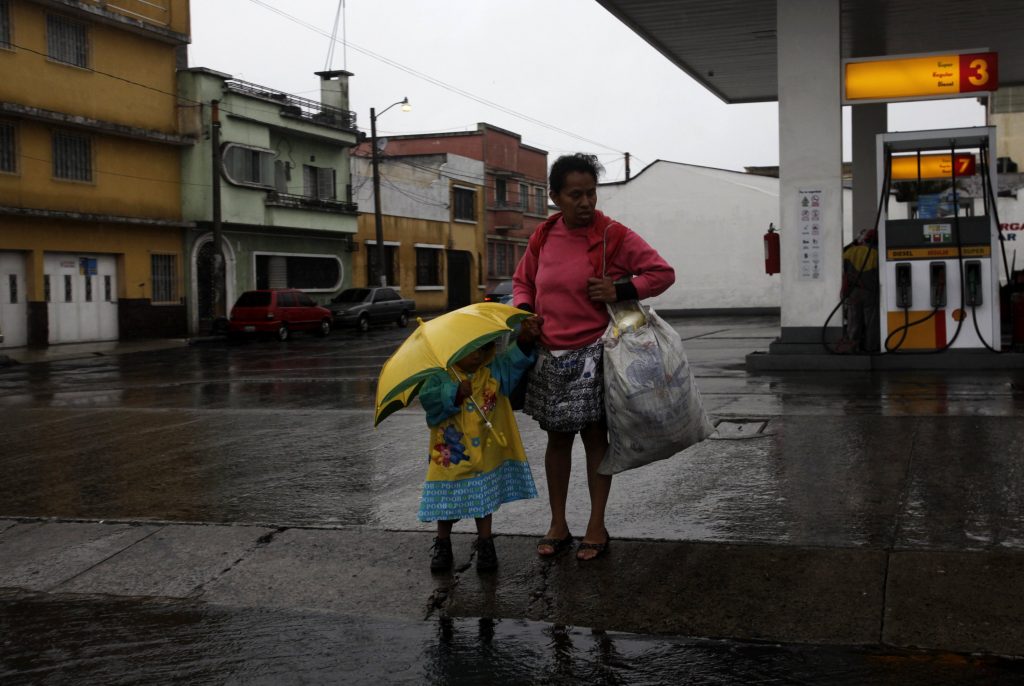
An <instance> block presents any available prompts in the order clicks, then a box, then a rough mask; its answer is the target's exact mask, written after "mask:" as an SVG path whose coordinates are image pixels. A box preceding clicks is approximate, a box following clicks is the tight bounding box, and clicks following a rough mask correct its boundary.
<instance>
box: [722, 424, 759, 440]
mask: <svg viewBox="0 0 1024 686" xmlns="http://www.w3.org/2000/svg"><path fill="white" fill-rule="evenodd" d="M767 424H768V422H767V421H766V420H758V421H752V422H727V421H721V422H719V423H718V424H717V426H716V429H715V433H714V434H712V435H711V438H717V439H719V440H735V439H737V438H755V437H757V436H763V435H764V434H763V433H761V432H762V431H764V427H765V426H766V425H767Z"/></svg>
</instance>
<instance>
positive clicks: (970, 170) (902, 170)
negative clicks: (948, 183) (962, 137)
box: [890, 152, 977, 181]
mask: <svg viewBox="0 0 1024 686" xmlns="http://www.w3.org/2000/svg"><path fill="white" fill-rule="evenodd" d="M951 157H952V156H951V155H949V154H946V155H943V154H934V155H903V156H901V157H893V158H892V167H891V171H890V173H891V177H890V178H891V179H892V180H893V181H917V180H918V179H948V178H951V177H952V176H953V165H952V164H951V163H950V158H951ZM919 163H920V165H921V169H920V174H919V173H918V164H919ZM976 170H977V163H976V162H975V159H974V155H973V154H971V153H969V152H965V153H959V152H958V153H957V154H956V175H957V177H960V176H974V174H975V171H976Z"/></svg>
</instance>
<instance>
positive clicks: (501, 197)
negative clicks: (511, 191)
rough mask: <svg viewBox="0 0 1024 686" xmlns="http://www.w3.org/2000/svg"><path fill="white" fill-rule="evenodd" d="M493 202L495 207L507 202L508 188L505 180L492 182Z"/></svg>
mask: <svg viewBox="0 0 1024 686" xmlns="http://www.w3.org/2000/svg"><path fill="white" fill-rule="evenodd" d="M494 202H495V204H497V205H504V204H505V203H507V202H508V188H507V184H506V183H505V179H495V180H494Z"/></svg>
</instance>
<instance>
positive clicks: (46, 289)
mask: <svg viewBox="0 0 1024 686" xmlns="http://www.w3.org/2000/svg"><path fill="white" fill-rule="evenodd" d="M43 300H44V301H46V302H50V275H49V274H43Z"/></svg>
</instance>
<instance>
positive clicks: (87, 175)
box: [53, 131, 92, 181]
mask: <svg viewBox="0 0 1024 686" xmlns="http://www.w3.org/2000/svg"><path fill="white" fill-rule="evenodd" d="M53 176H54V177H55V178H58V179H67V180H69V181H92V141H91V140H90V139H89V137H88V136H82V135H79V134H76V133H68V132H66V131H57V132H55V133H54V134H53Z"/></svg>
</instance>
